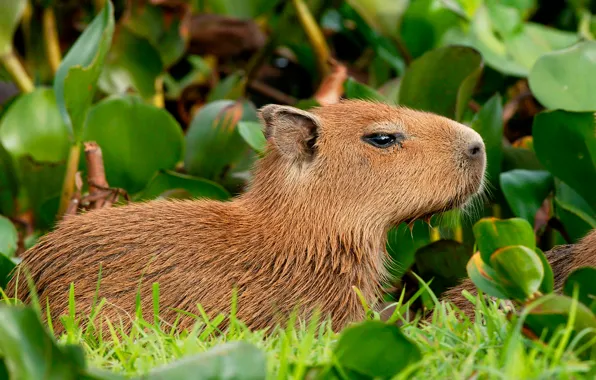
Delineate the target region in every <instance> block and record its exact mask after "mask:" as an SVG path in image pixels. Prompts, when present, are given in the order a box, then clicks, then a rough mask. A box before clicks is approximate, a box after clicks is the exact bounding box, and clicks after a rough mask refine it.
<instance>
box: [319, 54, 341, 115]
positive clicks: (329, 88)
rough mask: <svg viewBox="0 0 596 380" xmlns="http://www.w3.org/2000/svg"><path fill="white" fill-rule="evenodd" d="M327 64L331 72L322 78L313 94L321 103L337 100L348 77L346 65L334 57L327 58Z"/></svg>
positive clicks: (331, 102)
mask: <svg viewBox="0 0 596 380" xmlns="http://www.w3.org/2000/svg"><path fill="white" fill-rule="evenodd" d="M329 66H330V67H331V73H330V74H329V75H327V76H326V77H325V78H323V81H322V82H321V84H320V85H319V88H318V89H317V92H316V93H315V95H314V98H315V99H316V100H317V102H319V104H321V105H326V104H334V103H337V102H339V99H340V98H341V96H342V95H343V92H344V83H345V81H346V79H348V69H347V68H346V66H344V65H342V64H341V63H339V62H337V61H335V60H334V59H329Z"/></svg>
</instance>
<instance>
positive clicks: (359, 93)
mask: <svg viewBox="0 0 596 380" xmlns="http://www.w3.org/2000/svg"><path fill="white" fill-rule="evenodd" d="M344 96H345V97H346V98H347V99H362V100H369V101H380V102H385V103H387V98H385V97H384V96H383V95H381V94H380V93H379V92H377V90H375V89H374V88H371V87H369V86H367V85H365V84H364V83H360V82H358V81H357V80H355V79H354V78H352V77H349V78H348V79H347V80H346V81H345V82H344Z"/></svg>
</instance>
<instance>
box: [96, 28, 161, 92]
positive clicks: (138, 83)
mask: <svg viewBox="0 0 596 380" xmlns="http://www.w3.org/2000/svg"><path fill="white" fill-rule="evenodd" d="M162 70H163V66H162V63H161V57H160V55H159V52H158V51H157V50H156V49H155V48H154V47H153V45H151V43H150V42H149V41H148V40H147V39H146V38H143V37H140V36H138V35H136V34H134V33H133V32H131V31H130V30H129V29H128V28H126V27H122V28H120V30H119V32H118V34H117V36H116V38H115V39H114V44H113V46H112V48H111V49H110V51H109V53H108V55H107V56H106V62H105V66H104V69H103V71H102V73H101V76H100V78H99V82H98V85H99V87H100V88H101V89H102V90H103V91H104V92H107V93H109V94H124V93H126V91H128V89H129V88H131V87H132V88H134V89H135V90H137V91H138V92H139V94H140V95H141V96H142V97H143V98H144V99H150V98H151V97H152V96H153V95H155V80H156V79H157V77H158V76H159V75H160V74H161V72H162Z"/></svg>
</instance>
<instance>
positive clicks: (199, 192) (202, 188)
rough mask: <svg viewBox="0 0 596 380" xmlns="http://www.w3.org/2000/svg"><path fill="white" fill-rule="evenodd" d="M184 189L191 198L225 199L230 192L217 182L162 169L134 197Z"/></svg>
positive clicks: (140, 197) (141, 199)
mask: <svg viewBox="0 0 596 380" xmlns="http://www.w3.org/2000/svg"><path fill="white" fill-rule="evenodd" d="M172 190H185V191H186V192H187V193H188V195H190V196H191V197H193V198H209V199H217V200H226V199H228V198H230V194H229V193H228V191H227V190H226V189H224V188H223V187H222V186H221V185H219V184H218V183H215V182H212V181H208V180H206V179H203V178H197V177H193V176H189V175H185V174H180V173H176V172H173V171H162V172H159V173H158V174H156V175H155V177H153V179H152V180H151V182H149V184H148V185H147V187H146V188H145V189H143V191H142V192H141V193H140V194H138V195H137V196H135V197H134V199H135V200H136V201H144V200H150V199H155V198H157V197H159V196H162V195H163V194H164V193H165V192H167V191H172Z"/></svg>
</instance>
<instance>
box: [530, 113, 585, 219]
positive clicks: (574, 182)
mask: <svg viewBox="0 0 596 380" xmlns="http://www.w3.org/2000/svg"><path fill="white" fill-rule="evenodd" d="M595 128H596V118H595V117H594V114H593V113H573V112H567V111H560V110H558V111H550V112H541V113H539V114H538V115H536V116H535V117H534V123H533V125H532V136H534V149H535V151H536V155H537V156H538V159H540V162H542V164H543V165H544V166H545V167H546V169H548V171H550V172H551V173H552V174H553V175H554V176H555V177H558V178H560V179H561V180H562V181H563V182H565V183H566V184H568V185H569V186H571V188H573V189H574V190H575V191H577V192H578V193H579V194H580V195H581V196H582V197H583V198H584V199H585V200H586V201H587V202H588V204H589V205H590V206H591V207H592V208H595V209H596V191H594V189H596V135H595V134H594V130H595Z"/></svg>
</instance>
